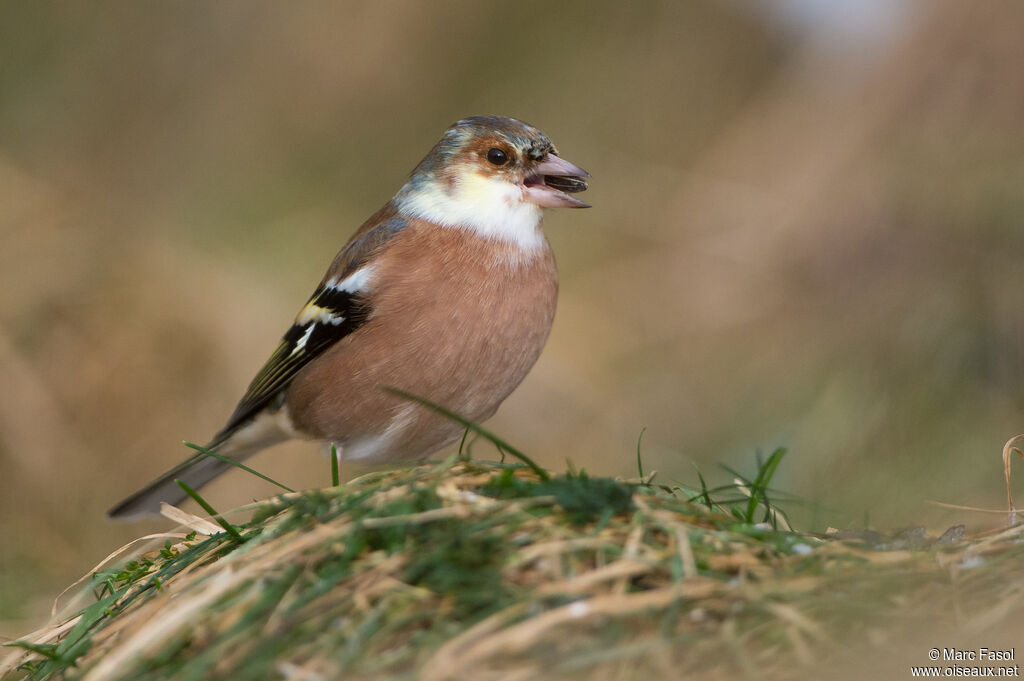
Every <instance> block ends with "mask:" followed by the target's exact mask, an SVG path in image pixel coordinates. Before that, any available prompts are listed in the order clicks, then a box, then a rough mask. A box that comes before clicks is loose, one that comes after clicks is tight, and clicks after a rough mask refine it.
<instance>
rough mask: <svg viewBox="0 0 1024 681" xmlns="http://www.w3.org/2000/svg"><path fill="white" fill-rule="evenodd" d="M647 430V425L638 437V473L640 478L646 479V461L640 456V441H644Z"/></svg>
mask: <svg viewBox="0 0 1024 681" xmlns="http://www.w3.org/2000/svg"><path fill="white" fill-rule="evenodd" d="M646 432H647V426H644V427H643V428H641V429H640V436H639V437H638V438H637V439H636V473H637V477H638V478H640V480H643V479H644V462H643V459H642V458H641V457H640V443H641V442H643V439H644V433H646Z"/></svg>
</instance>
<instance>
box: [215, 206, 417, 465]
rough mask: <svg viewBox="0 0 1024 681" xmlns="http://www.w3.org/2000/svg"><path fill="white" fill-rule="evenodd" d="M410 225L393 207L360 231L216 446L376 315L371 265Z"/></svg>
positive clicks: (322, 283)
mask: <svg viewBox="0 0 1024 681" xmlns="http://www.w3.org/2000/svg"><path fill="white" fill-rule="evenodd" d="M407 226H408V221H407V220H406V219H405V218H403V217H401V216H399V215H397V214H395V212H394V209H393V208H390V204H389V205H388V206H386V207H385V208H384V209H382V210H381V211H379V212H378V213H377V214H376V215H374V216H373V217H371V218H370V219H369V220H367V222H366V223H365V224H364V225H363V226H362V227H361V228H360V229H359V231H357V232H356V233H355V234H354V235H353V236H352V238H351V239H350V240H349V242H348V244H346V245H345V247H344V248H343V249H342V250H341V252H340V253H338V255H337V257H336V258H335V259H334V262H333V263H331V266H330V268H329V269H328V270H327V274H326V275H325V276H324V279H323V281H321V282H320V285H319V286H317V288H316V291H314V292H313V295H312V296H310V298H309V301H307V302H306V305H305V307H303V308H302V311H301V312H299V314H298V316H296V318H295V322H294V323H293V324H292V326H291V328H290V329H288V331H287V333H285V334H284V337H283V338H282V339H281V342H280V343H279V344H278V346H277V349H275V350H274V353H273V354H272V355H271V356H270V359H268V360H267V363H266V364H265V365H263V368H262V369H260V372H259V373H258V374H256V378H254V379H253V380H252V383H251V384H249V389H248V390H246V391H245V395H243V396H242V399H241V401H240V402H239V403H238V406H237V407H235V411H234V413H233V414H232V415H231V418H230V419H228V423H227V425H226V426H224V428H223V430H221V431H220V433H218V434H217V436H216V437H215V438H214V440H213V442H212V443H211V445H212V446H216V445H217V444H219V443H221V442H224V441H225V440H227V439H228V438H230V437H231V435H232V434H233V433H234V432H235V431H236V430H238V429H239V428H241V427H242V426H244V425H245V424H246V423H248V422H249V420H250V419H251V418H253V417H254V416H255V415H256V414H258V413H259V412H260V411H262V410H263V409H264V408H266V407H267V406H270V405H272V403H274V402H275V400H277V399H278V398H279V396H281V395H282V393H283V391H284V389H285V388H287V387H288V385H289V384H290V383H291V381H292V379H294V378H295V375H296V374H298V373H299V371H300V370H301V369H302V368H303V367H304V366H306V365H307V364H309V363H310V362H311V361H313V360H314V359H316V358H317V357H318V356H320V355H321V354H323V352H324V351H325V350H327V348H329V347H331V346H332V345H334V344H335V343H337V342H338V341H339V340H341V339H342V338H344V337H345V336H347V335H349V334H350V333H352V332H353V331H355V330H356V329H358V328H359V327H360V326H361V325H362V324H363V323H364V322H365V321H366V320H367V319H368V318H369V316H370V313H371V312H372V301H371V300H369V299H368V297H367V296H366V295H365V291H364V290H363V287H364V286H365V279H366V277H367V275H368V274H369V269H370V268H371V267H372V262H371V261H372V259H373V257H374V256H375V255H376V254H377V253H378V251H379V250H380V249H381V248H382V247H383V246H384V244H386V243H387V242H388V241H390V240H391V239H392V238H394V236H395V235H396V234H398V233H399V232H400V231H401V230H403V229H405V227H407Z"/></svg>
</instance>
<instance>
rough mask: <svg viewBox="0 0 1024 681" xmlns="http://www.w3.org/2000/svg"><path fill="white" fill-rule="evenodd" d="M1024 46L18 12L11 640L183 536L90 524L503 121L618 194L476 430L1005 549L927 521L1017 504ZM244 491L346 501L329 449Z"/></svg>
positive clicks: (839, 23) (976, 29)
mask: <svg viewBox="0 0 1024 681" xmlns="http://www.w3.org/2000/svg"><path fill="white" fill-rule="evenodd" d="M1022 32H1024V5H1022V4H1020V3H1016V2H1012V1H1010V0H1007V1H1005V2H988V3H963V2H959V3H958V2H923V1H921V2H911V1H909V0H903V1H901V0H859V1H853V0H849V1H847V0H843V1H839V0H836V1H825V0H779V1H769V0H731V1H727V0H721V1H718V2H710V1H691V2H672V1H670V0H665V1H664V2H639V3H629V4H628V6H627V5H626V4H625V3H617V2H610V1H609V2H596V1H594V0H585V1H584V0H568V1H563V2H557V3H552V2H529V1H526V2H517V3H515V4H512V3H474V2H445V1H439V2H431V3H419V2H412V1H407V2H398V1H394V2H380V3H354V2H347V3H336V2H321V3H317V2H311V3H303V4H301V5H296V4H293V3H289V4H280V3H272V2H250V1H246V2H241V1H237V2H236V1H227V2H218V3H195V2H184V3H138V2H127V1H125V2H103V3H84V4H78V5H76V4H67V3H3V5H2V6H0V387H2V390H0V479H2V480H3V485H2V488H0V518H2V522H0V636H15V635H18V634H22V633H25V632H26V631H28V630H29V629H30V628H34V627H35V626H36V625H38V624H40V623H41V620H42V618H43V617H45V614H46V613H47V612H48V610H49V606H50V603H51V602H52V600H53V597H54V596H55V595H56V594H57V593H58V592H59V591H60V590H61V589H62V588H63V587H64V586H66V585H68V584H69V583H70V582H71V581H73V580H74V579H75V578H77V577H78V576H80V575H82V574H84V573H86V572H88V571H89V570H90V569H91V568H92V566H93V565H95V564H96V563H97V562H99V561H100V560H101V559H102V558H103V557H104V556H106V555H107V554H108V553H109V552H111V551H113V550H114V549H116V548H117V547H119V546H120V545H121V544H123V543H125V542H127V541H128V540H130V539H132V538H134V537H137V536H139V535H141V534H143V533H145V532H149V531H156V530H158V529H160V528H165V527H167V525H168V524H167V523H144V524H136V525H125V524H111V523H109V522H108V521H107V520H106V519H105V518H104V511H105V510H106V509H107V508H108V507H109V506H110V505H111V504H112V503H113V502H115V501H116V500H118V499H119V498H121V497H122V496H124V495H125V494H127V493H128V492H130V491H132V490H134V489H135V488H137V487H138V486H140V485H142V484H143V483H145V482H147V481H148V480H149V479H150V478H152V477H153V476H155V475H156V474H158V473H161V472H163V471H164V470H165V469H167V468H168V467H170V466H172V465H173V464H175V463H177V462H178V461H179V460H180V459H182V458H184V457H185V456H186V455H187V454H188V452H187V451H186V450H185V449H184V448H183V447H182V446H181V444H180V442H181V440H183V439H188V440H194V441H200V442H201V441H205V440H206V439H207V438H208V437H209V436H210V435H212V434H213V433H214V432H215V431H216V430H218V429H219V428H220V427H221V426H222V425H223V423H224V421H225V420H226V418H227V416H228V415H229V414H230V412H231V410H232V409H233V407H234V405H235V402H236V400H237V399H238V398H239V396H240V395H241V393H242V392H243V391H244V389H245V386H246V385H247V383H248V381H249V380H250V378H251V377H252V375H253V374H254V372H255V371H256V370H257V369H258V368H259V367H260V365H261V364H262V363H263V361H264V360H265V359H266V357H267V355H268V354H269V352H270V351H271V350H272V349H273V347H274V346H275V344H276V342H277V340H278V338H279V337H280V335H281V334H282V333H283V332H284V331H285V329H286V328H287V326H288V324H289V323H290V321H291V319H292V317H293V316H294V314H295V313H296V312H297V310H298V308H299V306H300V305H301V303H302V302H303V301H304V300H305V298H306V296H308V295H309V294H310V293H311V292H312V289H313V287H314V285H315V284H316V282H317V281H318V280H319V278H320V276H321V274H322V272H323V270H324V269H325V267H326V266H327V264H328V262H329V261H330V259H331V257H332V256H333V255H334V253H335V250H336V249H337V248H338V246H339V245H340V244H341V243H343V242H344V241H345V240H346V239H347V237H348V236H349V234H350V233H351V232H352V231H353V230H354V229H355V228H356V227H357V226H358V225H359V224H360V223H361V222H362V221H363V220H364V219H365V218H366V217H367V216H369V215H370V214H371V213H372V212H373V211H375V210H376V209H377V208H378V207H379V206H380V205H381V204H383V203H384V202H385V201H386V200H387V199H388V198H389V197H390V196H391V195H392V194H393V193H394V191H395V190H396V189H397V188H398V187H399V186H400V185H401V184H402V183H403V181H404V179H405V177H406V175H407V173H408V172H409V171H410V170H411V169H412V168H413V166H415V164H416V163H417V162H418V161H419V160H420V158H422V156H423V155H424V154H425V153H426V152H427V151H428V150H429V149H430V147H431V146H432V145H433V144H434V142H435V141H436V139H437V138H438V137H439V136H440V134H441V132H442V131H443V130H444V129H445V128H446V127H447V126H448V125H449V124H450V123H451V122H453V121H455V120H457V119H459V118H462V117H464V116H467V115H471V114H478V113H498V114H503V115H509V116H515V117H518V118H522V119H524V120H526V121H529V122H531V123H533V124H535V125H537V126H538V127H540V128H541V129H542V130H544V131H545V132H546V133H547V134H548V135H549V136H550V137H551V138H552V139H553V140H554V141H555V143H556V144H557V145H558V147H559V149H560V150H561V152H562V153H563V155H564V156H565V157H566V158H568V159H570V160H572V161H573V162H575V163H578V164H579V165H581V166H583V167H585V168H587V169H588V170H590V171H591V172H592V173H593V176H594V179H593V182H592V183H591V190H590V191H589V192H588V194H587V195H586V199H587V200H588V201H589V202H591V203H592V204H593V205H594V208H592V209H590V210H588V211H585V212H584V211H563V212H558V213H552V214H551V215H550V216H549V217H548V219H547V222H546V230H547V233H548V236H549V238H550V240H551V242H552V243H553V245H554V248H555V251H556V253H557V255H558V259H559V263H560V269H561V276H562V293H561V299H560V303H559V306H560V307H559V311H558V316H557V319H556V322H555V328H554V332H553V334H552V337H551V339H550V342H549V343H548V347H547V350H546V351H545V353H544V355H543V357H542V358H541V360H540V362H539V364H538V365H537V367H536V368H535V369H534V371H533V373H532V374H531V375H530V376H529V378H528V379H527V380H526V382H525V383H524V384H523V386H522V387H521V388H520V389H519V390H518V391H517V392H516V393H515V394H514V395H513V396H512V397H511V398H510V399H509V400H508V401H507V402H506V404H505V406H504V407H503V408H502V409H501V410H500V412H499V414H498V416H496V417H495V418H494V419H493V420H492V421H490V422H489V424H488V426H489V427H490V428H492V429H493V430H495V431H497V432H498V433H500V434H502V435H503V436H504V437H506V438H507V439H508V440H509V441H511V442H512V443H514V444H516V445H517V446H519V447H521V448H522V449H524V450H525V451H527V452H528V453H530V454H532V455H533V456H535V457H536V458H537V459H538V460H539V461H540V462H541V463H543V464H545V465H548V466H551V467H554V468H556V469H560V470H561V469H564V466H565V463H564V461H565V458H566V457H569V458H571V459H572V461H573V462H574V463H575V464H576V465H577V466H584V467H586V468H587V469H588V470H590V471H592V472H595V473H600V474H606V475H623V476H633V475H635V472H636V467H635V458H636V457H635V452H636V447H637V439H638V437H639V435H640V432H641V430H642V429H644V428H646V433H645V435H644V437H643V441H642V444H641V449H642V452H643V459H644V465H645V468H646V469H647V470H648V471H649V470H653V469H657V470H658V471H660V473H659V480H660V481H662V482H675V481H678V482H686V483H694V482H696V480H697V471H698V470H700V471H701V472H703V474H704V475H705V476H706V477H708V478H709V480H710V481H711V482H714V483H722V482H727V481H728V480H729V476H728V475H727V474H725V473H724V472H722V471H721V469H720V468H719V464H720V463H725V464H728V465H731V466H733V467H736V468H739V469H741V470H746V471H752V470H753V467H754V457H755V453H756V452H758V451H760V452H762V453H765V454H766V453H768V452H770V451H771V450H772V449H774V448H775V447H777V446H784V447H787V448H789V454H788V455H787V459H786V460H785V461H784V462H783V465H782V468H781V471H780V473H779V475H778V477H777V478H776V486H777V487H778V488H780V489H782V490H785V491H787V492H790V493H792V494H794V495H796V496H797V498H798V499H799V503H796V504H793V505H790V506H788V507H787V508H789V510H790V511H791V513H792V515H793V517H794V521H795V524H796V525H797V527H799V528H801V529H809V530H822V529H824V528H825V527H826V526H829V525H831V526H836V527H842V528H847V527H863V526H864V525H865V524H870V525H871V526H873V527H877V528H881V529H891V528H894V527H899V526H904V525H911V524H924V525H926V526H928V527H929V529H931V530H933V531H941V530H942V529H944V527H945V526H948V525H951V524H954V523H958V522H964V523H967V524H968V526H970V527H972V528H980V527H987V526H991V525H994V524H998V523H999V522H1001V521H1002V518H1001V517H999V516H991V515H985V514H978V513H971V512H967V511H960V510H948V509H944V508H940V507H937V506H935V505H933V504H930V503H929V501H930V500H938V501H943V502H948V503H953V504H965V505H972V506H979V507H985V508H992V509H998V508H1002V507H1003V505H1004V503H1005V491H1004V487H1003V480H1002V466H1001V461H1000V458H999V455H1000V450H1001V447H1002V445H1003V443H1004V442H1005V441H1006V440H1007V439H1008V438H1009V437H1011V436H1013V435H1014V434H1016V433H1018V432H1020V431H1024V390H1022V378H1024V267H1021V257H1022V255H1024V72H1022V71H1024V41H1022V40H1021V38H1020V36H1021V35H1022ZM474 454H475V455H476V456H478V457H481V458H489V457H493V455H494V454H493V450H492V449H490V448H489V447H488V446H486V445H485V444H483V443H478V444H477V445H476V447H475V449H474ZM252 463H253V465H254V466H255V467H257V468H258V469H260V470H263V471H264V472H266V473H268V474H270V475H273V476H275V477H278V478H280V479H282V480H284V481H285V482H287V483H290V484H292V485H293V486H313V485H324V484H326V483H327V482H328V481H329V465H328V462H327V459H326V458H325V457H324V456H323V453H322V451H321V450H320V449H319V448H318V447H316V446H313V445H308V444H306V445H302V444H300V445H294V446H285V447H281V448H278V449H275V450H272V451H271V452H269V453H267V454H265V455H261V456H260V457H258V458H256V459H254V460H253V461H252ZM360 472H362V471H360V470H359V469H357V468H355V467H346V468H345V469H343V473H344V474H346V475H348V476H352V475H356V474H358V473H360ZM273 491H274V490H273V488H271V487H269V486H266V485H264V484H262V483H259V481H256V482H255V483H254V482H253V481H252V480H251V479H249V478H248V477H247V476H244V475H242V474H238V473H235V474H231V475H230V476H228V479H227V480H224V481H220V482H218V483H217V484H216V485H215V486H211V487H210V488H208V492H209V494H208V495H207V496H208V498H209V499H210V500H211V501H212V502H213V503H214V505H216V506H218V507H219V508H224V509H226V508H229V507H231V506H233V505H237V504H241V503H244V502H246V501H248V500H250V499H252V498H254V497H260V496H266V495H268V494H271V493H273ZM1019 496H1024V491H1022V492H1020V493H1019Z"/></svg>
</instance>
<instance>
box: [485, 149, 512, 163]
mask: <svg viewBox="0 0 1024 681" xmlns="http://www.w3.org/2000/svg"><path fill="white" fill-rule="evenodd" d="M487 160H488V161H490V162H491V164H492V165H496V166H503V165H505V164H506V163H508V154H506V153H505V152H504V151H502V150H501V149H499V148H498V147H491V148H490V149H488V150H487Z"/></svg>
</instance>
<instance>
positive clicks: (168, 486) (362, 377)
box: [109, 116, 589, 518]
mask: <svg viewBox="0 0 1024 681" xmlns="http://www.w3.org/2000/svg"><path fill="white" fill-rule="evenodd" d="M586 177H589V174H588V173H587V172H586V171H585V170H583V169H582V168H579V167H577V166H575V165H573V164H572V163H569V162H568V161H565V160H563V159H562V158H560V157H559V156H558V155H557V152H556V151H555V147H554V146H553V145H552V144H551V141H550V140H549V139H548V138H547V137H546V136H545V135H544V133H542V132H541V131H540V130H537V129H536V128H534V127H533V126H531V125H527V124H526V123H523V122H522V121H518V120H515V119H512V118H503V117H499V116H474V117H471V118H466V119H464V120H461V121H458V122H457V123H455V124H454V125H452V126H451V127H450V128H448V130H447V131H445V133H444V136H443V137H442V138H441V140H440V141H439V142H438V143H437V144H436V145H435V146H434V148H433V149H432V150H431V151H430V153H429V154H427V156H426V158H424V159H423V160H422V161H421V162H420V164H419V165H418V166H416V168H415V170H413V172H412V174H411V175H410V177H409V181H408V182H406V183H405V185H404V186H403V187H402V188H401V189H399V190H398V193H397V194H395V196H394V198H392V199H391V200H390V201H388V202H387V203H386V204H385V205H384V207H383V208H381V209H380V210H378V211H377V212H376V213H375V214H374V215H373V216H371V217H370V219H369V220H367V221H366V222H365V223H363V225H362V226H361V227H360V228H359V229H358V230H357V231H356V233H355V234H353V235H352V238H350V239H349V241H348V243H347V244H345V246H344V247H343V248H342V249H341V251H340V252H339V253H338V255H337V256H335V258H334V261H333V262H332V263H331V265H330V267H329V268H328V269H327V274H325V275H324V278H323V279H322V280H321V282H320V284H319V286H317V288H316V290H315V291H314V292H313V295H312V296H311V297H310V298H309V301H308V302H307V303H306V305H305V307H303V308H302V310H301V311H300V312H299V314H298V316H297V317H296V318H295V321H294V323H293V324H292V326H291V328H290V329H289V330H288V332H287V333H286V334H285V335H284V338H282V339H281V342H280V343H279V344H278V346H277V349H276V350H275V351H274V353H273V354H272V355H271V357H270V359H269V360H268V361H267V363H266V365H264V367H263V368H262V369H261V370H260V372H259V373H258V374H257V375H256V378H255V379H253V381H252V383H251V384H250V385H249V389H248V390H247V391H246V393H245V395H244V396H243V397H242V399H241V401H240V402H239V403H238V406H237V407H236V408H235V411H234V413H233V414H232V415H231V418H230V419H228V422H227V425H226V426H225V427H224V429H223V430H221V431H220V432H219V433H218V434H217V435H216V437H214V438H213V440H212V441H211V442H210V444H209V445H208V448H209V449H212V450H215V451H216V452H218V453H220V454H223V455H225V456H228V457H230V458H232V459H237V460H240V459H244V458H245V457H247V456H250V455H252V454H254V453H256V452H257V451H259V450H261V449H263V448H265V447H268V446H270V445H273V444H277V443H279V442H282V441H284V440H288V439H291V438H307V439H317V440H325V441H329V442H334V443H336V444H337V446H338V450H339V455H340V456H341V457H343V458H344V459H345V460H359V461H364V462H392V461H400V460H420V459H424V458H426V457H427V456H429V455H430V454H432V453H434V452H436V451H437V450H439V449H441V448H442V447H444V446H446V445H448V444H450V443H452V442H454V441H455V440H457V439H458V438H459V437H460V435H461V434H462V432H463V428H462V426H460V425H458V424H457V423H455V422H453V421H451V420H448V419H446V418H444V417H443V416H440V415H439V414H437V413H435V412H433V411H431V410H429V409H427V408H425V407H423V406H421V405H418V404H415V403H412V402H409V401H406V400H402V399H400V398H399V397H396V396H395V395H394V394H390V393H387V392H385V391H383V390H380V389H379V388H380V386H393V387H396V388H399V389H401V390H404V391H406V392H409V393H412V394H415V395H418V396H421V397H423V398H426V399H428V400H430V401H432V402H435V403H437V404H440V405H443V406H445V407H447V408H448V409H450V410H452V411H455V412H457V413H459V414H461V415H463V416H465V417H466V418H468V419H471V420H473V421H482V420H484V419H487V418H489V417H490V416H491V415H492V414H494V412H495V411H496V410H497V408H498V405H500V404H501V402H502V401H503V400H504V399H505V398H506V397H508V395H509V393H511V392H512V390H513V389H515V387H516V386H517V385H519V383H520V382H521V381H522V380H523V378H524V377H525V376H526V373H527V372H528V371H529V370H530V367H532V366H533V364H534V362H536V361H537V358H538V356H539V355H540V352H541V349H542V348H543V346H544V343H545V341H546V340H547V337H548V332H549V331H550V329H551V323H552V320H553V318H554V314H555V301H556V298H557V295H558V276H557V272H556V269H555V259H554V255H553V254H552V252H551V247H550V246H549V244H548V241H547V239H546V238H545V237H544V234H543V232H542V231H541V219H542V213H543V210H542V209H544V208H555V207H568V208H586V207H588V206H587V204H586V203H584V202H583V201H580V200H579V199H578V198H576V197H575V196H572V194H573V193H577V192H580V191H583V190H585V189H586V188H587V184H586V181H585V180H584V178H586ZM228 468H230V465H229V464H227V463H224V462H223V461H220V460H218V459H216V458H213V457H209V456H206V455H203V454H197V455H196V456H193V457H192V458H191V459H188V460H187V461H185V462H184V463H182V464H180V465H179V466H177V467H176V468H174V469H172V470H170V471H168V472H167V473H165V474H164V475H162V476H160V477H159V478H157V479H156V480H155V481H153V482H152V483H150V484H149V485H147V486H146V487H144V488H143V489H141V490H139V491H138V492H136V493H135V494H133V495H131V496H130V497H128V498H127V499H125V500H124V501H122V502H121V503H119V504H118V505H117V506H115V507H114V508H113V509H111V510H110V512H109V514H110V516H111V517H117V518H126V517H132V516H141V515H150V514H154V513H157V512H159V509H160V502H162V501H166V502H168V503H172V504H173V503H179V502H180V501H182V500H183V499H184V498H185V494H184V492H183V491H182V490H181V488H180V487H179V486H178V485H177V484H175V479H181V480H184V481H185V482H187V483H188V484H189V485H191V486H192V487H193V488H199V487H201V486H202V485H204V484H206V483H208V482H209V481H210V480H212V479H213V478H215V477H216V476H218V475H220V474H221V473H223V472H224V471H225V470H227V469H228Z"/></svg>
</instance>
